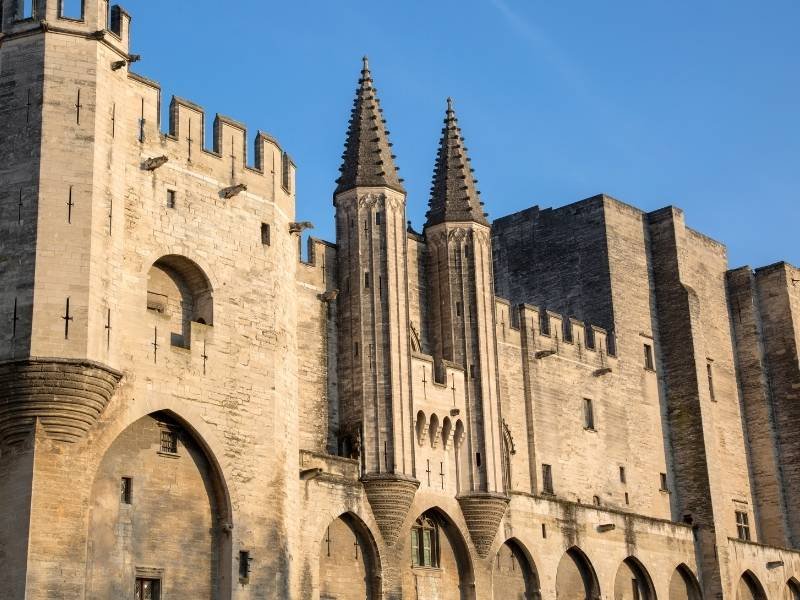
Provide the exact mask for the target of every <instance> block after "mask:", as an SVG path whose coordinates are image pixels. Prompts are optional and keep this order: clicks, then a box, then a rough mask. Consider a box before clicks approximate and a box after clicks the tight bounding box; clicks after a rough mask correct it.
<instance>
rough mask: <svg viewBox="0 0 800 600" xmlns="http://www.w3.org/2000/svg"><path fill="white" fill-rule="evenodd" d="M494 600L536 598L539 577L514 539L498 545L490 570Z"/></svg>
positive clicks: (538, 596)
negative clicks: (492, 568)
mask: <svg viewBox="0 0 800 600" xmlns="http://www.w3.org/2000/svg"><path fill="white" fill-rule="evenodd" d="M492 590H493V593H494V600H538V599H539V598H540V593H539V577H538V575H537V572H536V567H535V566H534V565H533V560H531V558H530V557H529V556H528V553H527V552H526V551H525V549H524V548H523V546H522V545H521V544H520V543H519V542H518V541H517V540H514V539H510V540H508V541H507V542H506V543H505V544H503V545H502V546H500V550H498V552H497V556H496V558H495V564H494V570H493V572H492Z"/></svg>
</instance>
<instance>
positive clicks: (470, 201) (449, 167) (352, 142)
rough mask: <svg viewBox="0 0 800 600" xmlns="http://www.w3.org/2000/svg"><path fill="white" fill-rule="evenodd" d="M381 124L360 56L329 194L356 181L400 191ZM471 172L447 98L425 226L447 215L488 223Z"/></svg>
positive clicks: (400, 183)
mask: <svg viewBox="0 0 800 600" xmlns="http://www.w3.org/2000/svg"><path fill="white" fill-rule="evenodd" d="M385 125H386V121H385V120H384V119H383V111H382V110H381V108H380V102H379V100H378V96H377V90H376V89H375V88H374V87H373V85H372V74H371V73H370V70H369V62H368V60H367V57H364V66H363V68H362V70H361V79H359V81H358V89H357V90H356V99H355V101H354V103H353V111H352V113H351V116H350V124H349V127H348V130H347V141H346V142H345V148H344V154H343V155H342V159H343V162H342V166H341V167H340V168H339V171H340V172H341V176H340V177H339V179H337V180H336V183H337V187H336V191H335V192H334V196H336V195H338V194H340V193H342V192H346V191H348V190H352V189H354V188H356V187H388V188H390V189H393V190H396V191H398V192H400V193H403V194H405V188H404V187H403V180H402V179H401V178H400V177H399V176H398V169H397V167H396V166H395V164H394V159H395V158H396V157H395V156H394V155H393V154H392V150H391V147H392V144H391V143H390V142H389V132H388V131H387V130H386V127H385ZM472 172H473V169H472V168H471V166H470V161H469V157H468V156H467V148H466V146H465V145H464V139H463V137H462V136H461V129H460V128H459V127H458V119H457V118H456V114H455V111H454V110H453V101H452V99H450V98H448V99H447V113H446V116H445V120H444V128H443V129H442V139H441V141H440V142H439V152H438V155H437V157H436V166H435V168H434V172H433V183H432V185H431V197H430V201H429V203H428V204H429V205H428V213H427V223H426V225H425V226H426V227H430V226H432V225H438V224H440V223H444V222H448V221H451V222H452V221H469V222H474V223H480V224H482V225H488V224H489V222H488V221H487V220H486V214H485V213H484V212H483V203H482V202H481V201H480V192H479V191H478V190H477V189H476V187H475V184H476V183H477V179H475V178H474V176H473V174H472Z"/></svg>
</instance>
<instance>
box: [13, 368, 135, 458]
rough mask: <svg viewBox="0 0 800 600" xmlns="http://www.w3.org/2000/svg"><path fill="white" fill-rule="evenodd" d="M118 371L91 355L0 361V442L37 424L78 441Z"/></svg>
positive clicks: (18, 437)
mask: <svg viewBox="0 0 800 600" xmlns="http://www.w3.org/2000/svg"><path fill="white" fill-rule="evenodd" d="M120 379H122V373H120V372H119V371H115V370H114V369H111V368H109V367H106V366H104V365H101V364H100V363H96V362H94V361H90V360H79V359H74V360H71V359H59V358H32V359H25V360H17V361H9V362H4V363H0V443H2V444H15V443H18V442H21V441H23V440H24V439H25V438H26V437H27V436H28V435H29V434H30V432H31V431H33V428H34V426H35V424H36V421H37V420H38V421H39V424H40V426H41V428H42V430H43V431H44V432H45V433H46V434H47V436H48V437H50V438H52V439H54V440H58V441H62V442H77V441H78V440H80V439H81V438H83V437H85V436H86V433H87V432H88V431H89V429H91V428H92V426H93V425H94V424H95V423H96V422H97V419H98V418H99V417H100V414H101V413H102V412H103V410H104V409H105V407H106V405H107V404H108V402H109V401H110V400H111V397H112V396H113V394H114V390H115V389H116V387H117V384H118V383H119V381H120Z"/></svg>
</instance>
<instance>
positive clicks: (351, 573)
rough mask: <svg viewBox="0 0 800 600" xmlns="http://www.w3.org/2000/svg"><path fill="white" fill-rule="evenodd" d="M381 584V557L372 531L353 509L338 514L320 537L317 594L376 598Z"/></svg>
mask: <svg viewBox="0 0 800 600" xmlns="http://www.w3.org/2000/svg"><path fill="white" fill-rule="evenodd" d="M380 584H381V560H380V554H379V552H378V545H377V544H376V543H375V538H374V537H373V535H372V532H371V531H370V530H369V527H367V525H366V524H365V523H364V522H363V521H362V520H361V519H360V518H359V517H358V516H357V515H355V514H354V513H351V512H345V513H343V514H341V515H339V516H338V517H337V518H335V519H334V520H333V521H331V523H330V524H329V525H328V526H327V527H326V529H325V532H324V533H323V536H322V540H321V541H320V550H319V595H320V598H328V597H330V598H336V599H337V600H365V599H366V600H376V599H377V598H380V597H381V585H380Z"/></svg>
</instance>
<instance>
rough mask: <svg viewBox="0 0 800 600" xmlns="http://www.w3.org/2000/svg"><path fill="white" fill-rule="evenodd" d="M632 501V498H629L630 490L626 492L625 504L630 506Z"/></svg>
mask: <svg viewBox="0 0 800 600" xmlns="http://www.w3.org/2000/svg"><path fill="white" fill-rule="evenodd" d="M630 503H631V502H630V498H628V492H625V506H628V505H629V504H630Z"/></svg>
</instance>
